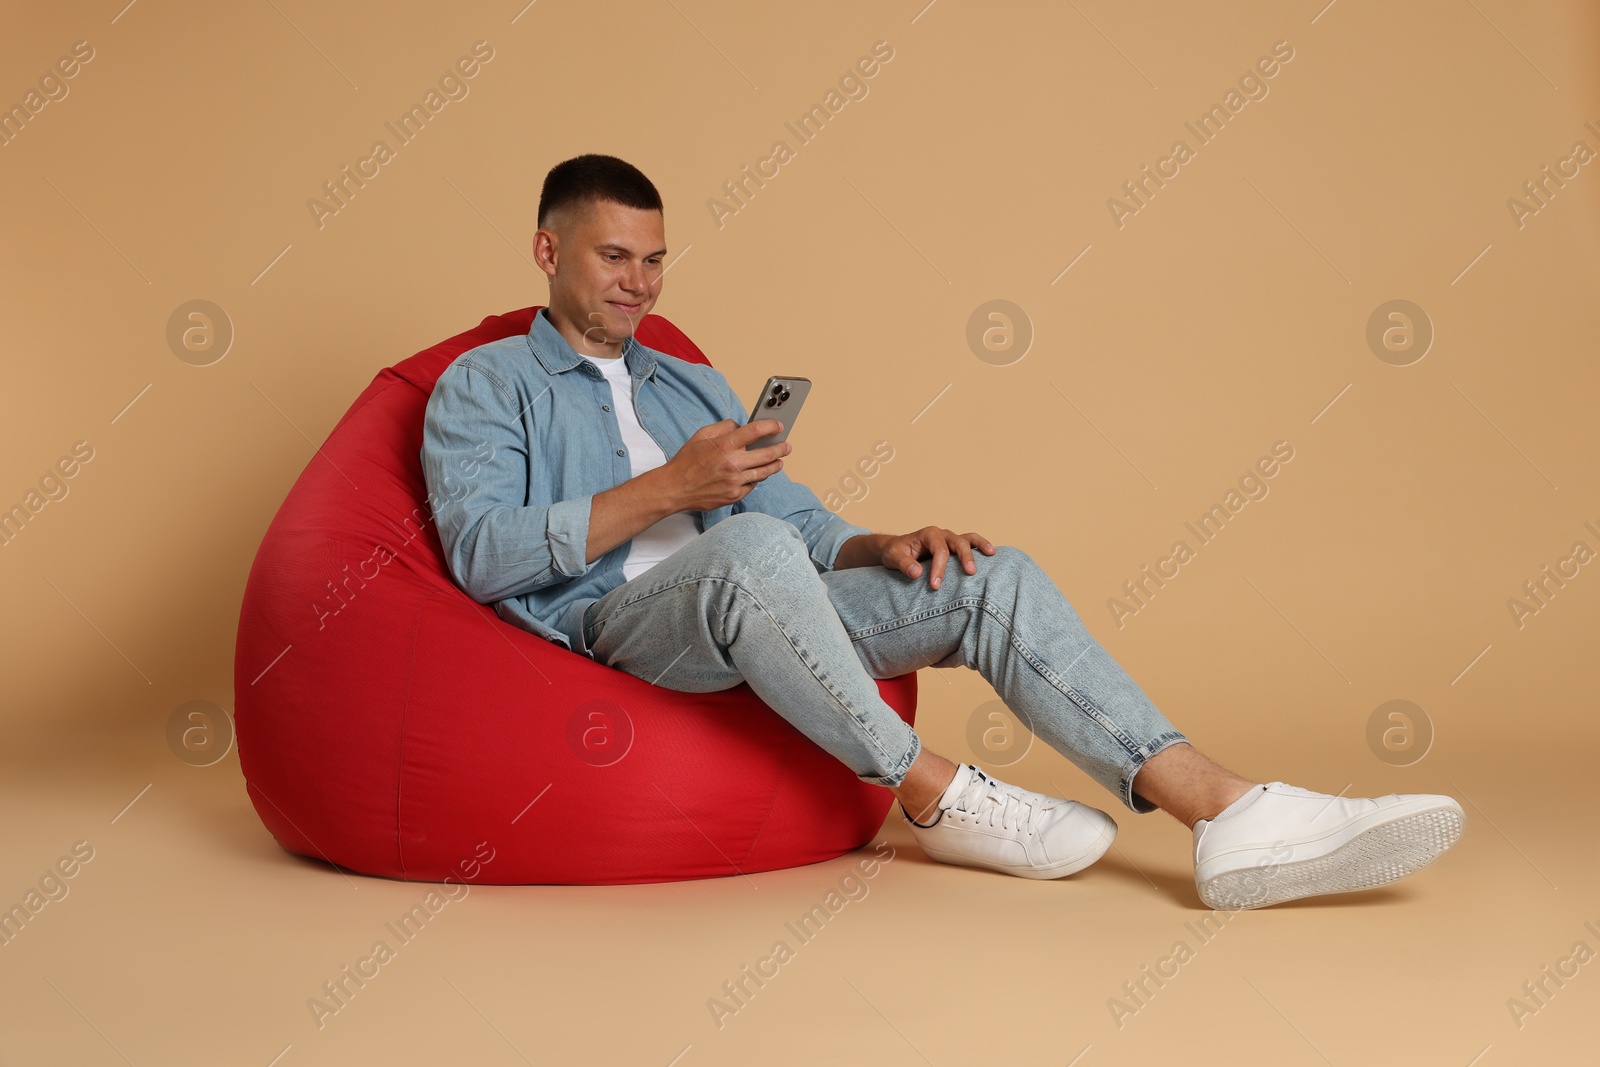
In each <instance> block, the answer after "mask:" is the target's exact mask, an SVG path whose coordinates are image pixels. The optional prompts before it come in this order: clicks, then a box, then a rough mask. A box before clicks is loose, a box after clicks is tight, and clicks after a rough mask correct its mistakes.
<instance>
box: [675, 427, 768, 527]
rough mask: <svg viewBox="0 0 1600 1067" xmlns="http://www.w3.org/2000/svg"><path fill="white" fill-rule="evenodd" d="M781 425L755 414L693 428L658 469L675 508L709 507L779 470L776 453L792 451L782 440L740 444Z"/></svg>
mask: <svg viewBox="0 0 1600 1067" xmlns="http://www.w3.org/2000/svg"><path fill="white" fill-rule="evenodd" d="M782 429H783V423H781V422H779V421H778V420H777V419H756V420H755V421H753V422H748V423H745V424H744V425H743V426H740V425H739V424H738V423H736V422H734V421H733V420H732V419H723V420H722V421H721V422H713V423H711V424H710V425H707V426H702V427H700V428H699V429H698V430H696V431H695V432H694V433H693V434H692V435H691V436H690V437H689V439H688V440H687V441H685V442H684V444H683V447H682V448H680V449H678V454H677V455H675V456H673V457H672V458H671V459H670V460H668V461H667V462H666V463H665V464H663V465H662V466H661V467H660V468H658V471H659V473H660V474H661V475H662V476H663V477H664V478H666V479H667V480H668V490H667V491H668V492H669V493H671V494H672V495H673V496H674V498H675V499H677V500H678V501H679V510H681V511H712V510H715V509H716V508H720V507H724V506H726V505H728V504H732V503H736V502H737V501H740V500H743V499H744V498H745V497H746V496H747V495H748V494H749V492H750V490H752V489H754V488H755V487H756V484H757V483H758V482H760V481H761V480H762V479H764V478H766V477H767V476H769V475H771V474H775V473H777V472H778V471H779V470H781V469H782V467H783V460H782V459H781V458H779V457H782V456H787V455H788V454H789V453H790V452H791V451H793V449H792V447H791V446H790V445H789V443H788V442H787V441H785V442H782V443H780V444H775V445H767V446H766V447H765V448H756V449H748V450H747V449H746V448H745V446H746V445H748V444H749V443H750V442H751V441H754V440H756V439H757V438H760V437H766V436H767V435H768V434H774V433H778V432H779V431H781V430H782Z"/></svg>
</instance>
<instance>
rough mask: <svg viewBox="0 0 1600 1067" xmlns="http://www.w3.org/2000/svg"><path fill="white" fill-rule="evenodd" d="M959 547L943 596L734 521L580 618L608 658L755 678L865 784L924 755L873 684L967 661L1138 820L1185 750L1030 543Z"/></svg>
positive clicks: (719, 680)
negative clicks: (965, 555) (1155, 777)
mask: <svg viewBox="0 0 1600 1067" xmlns="http://www.w3.org/2000/svg"><path fill="white" fill-rule="evenodd" d="M973 562H974V564H975V565H976V568H977V573H976V574H967V573H966V572H965V571H964V570H963V569H962V567H961V561H960V559H959V558H958V557H956V556H955V555H954V554H952V555H951V557H950V559H949V561H948V563H947V565H946V567H945V573H944V578H943V580H942V581H941V582H940V584H939V588H937V589H931V588H930V587H929V586H928V576H929V575H928V564H929V561H927V560H924V561H923V573H922V575H921V577H919V578H910V577H908V576H907V575H905V574H902V573H900V572H899V571H895V570H890V569H889V568H887V567H882V566H869V567H853V568H850V569H848V570H832V571H827V572H822V573H819V572H818V571H817V569H816V566H815V565H814V564H813V563H812V561H811V559H810V558H809V556H808V553H807V548H806V543H805V541H804V540H803V539H802V538H801V536H800V533H799V531H798V530H796V529H795V527H794V526H792V525H790V524H789V523H788V522H785V521H784V520H783V519H779V518H776V517H774V516H771V515H766V514H763V513H760V512H748V513H744V514H739V515H733V516H731V517H729V518H727V519H724V520H723V521H721V522H719V523H717V524H716V525H715V526H712V527H711V528H710V529H708V530H706V531H705V532H704V533H703V534H701V535H700V536H699V537H697V538H695V539H694V540H693V541H691V542H689V543H688V544H686V545H684V546H683V547H682V548H680V549H678V550H677V551H676V552H674V553H672V554H671V555H670V556H668V557H667V558H666V559H664V560H662V561H661V562H660V563H657V564H656V565H655V566H653V567H651V568H650V570H648V571H646V572H645V573H644V574H641V575H639V576H638V577H636V578H633V579H632V580H630V581H627V582H625V583H623V584H622V585H620V586H617V587H616V588H614V589H612V590H611V591H609V592H608V593H606V594H605V595H604V596H602V597H601V598H600V599H599V600H597V601H595V602H594V603H593V604H592V605H590V607H589V608H588V610H587V611H586V612H585V613H584V617H583V623H584V632H583V637H584V641H585V643H586V644H587V645H588V647H589V648H590V649H591V650H592V651H593V653H594V658H595V661H596V662H597V663H602V664H605V665H607V666H611V667H616V668H618V669H620V670H624V671H627V672H628V673H629V674H633V675H637V676H638V677H640V678H643V679H645V680H646V681H649V682H651V683H652V684H654V685H659V686H663V687H665V688H668V689H676V690H680V691H683V692H690V693H708V692H715V691H717V690H722V689H729V688H732V687H733V686H735V685H738V684H739V683H740V682H748V683H749V684H750V688H751V689H752V690H754V692H755V693H756V695H757V696H759V697H760V698H761V699H762V700H763V701H764V702H765V703H766V704H767V705H768V706H769V707H771V708H772V709H773V710H774V711H776V712H777V713H778V714H779V715H782V716H783V717H784V718H785V719H787V720H788V721H789V722H790V723H792V724H793V725H794V726H795V728H797V729H798V730H799V731H800V732H801V733H803V734H805V735H806V737H808V738H810V739H811V740H812V741H813V742H815V743H816V744H817V745H819V746H821V747H822V748H823V749H825V750H826V751H827V752H829V753H830V754H832V755H833V756H834V757H835V758H836V759H838V760H839V761H840V762H842V763H843V764H844V765H845V766H847V767H849V768H850V769H851V770H852V771H853V772H855V774H856V776H857V777H859V778H860V779H861V780H862V781H865V782H871V783H874V784H877V785H889V786H892V785H899V784H900V782H901V780H902V779H903V778H904V777H905V775H906V771H907V770H908V769H910V767H911V764H912V761H914V760H915V759H916V758H917V754H918V753H919V752H920V751H921V749H922V742H921V740H920V738H918V736H917V734H916V731H914V730H913V729H912V728H911V727H909V726H907V725H906V724H905V722H904V721H903V720H902V719H901V718H900V716H899V715H897V714H895V712H894V710H893V709H892V708H890V707H889V705H888V704H886V703H884V701H883V698H882V697H881V696H880V695H879V693H878V687H877V684H876V683H875V682H874V681H873V679H874V678H892V677H895V676H896V675H900V674H906V673H908V672H910V671H914V670H917V669H918V668H921V667H970V668H972V669H973V670H976V671H977V672H978V673H979V674H981V675H982V676H983V677H984V679H985V680H986V681H988V682H989V684H990V685H992V686H994V689H995V692H996V693H997V694H998V695H999V697H1000V699H1001V700H1003V701H1004V702H1005V704H1006V706H1007V707H1008V708H1009V709H1011V711H1012V712H1013V713H1015V714H1016V715H1017V717H1018V718H1019V719H1020V720H1021V721H1022V722H1023V723H1024V724H1025V725H1027V726H1029V727H1030V728H1031V729H1032V730H1033V732H1034V733H1035V734H1036V735H1037V736H1039V737H1041V738H1043V739H1044V741H1045V742H1046V743H1048V744H1049V745H1050V747H1052V748H1054V749H1055V750H1056V751H1057V752H1060V753H1061V754H1062V755H1064V756H1066V757H1067V758H1068V759H1069V760H1071V761H1072V762H1073V763H1074V764H1076V765H1077V766H1078V767H1080V768H1081V769H1082V770H1083V771H1084V772H1085V773H1087V774H1088V775H1089V776H1090V777H1092V778H1093V779H1094V780H1095V781H1097V782H1099V783H1100V784H1101V785H1102V786H1104V787H1105V788H1106V789H1107V790H1108V791H1109V792H1111V793H1112V794H1114V795H1115V796H1116V797H1117V798H1118V799H1120V800H1121V801H1122V802H1123V803H1124V804H1125V805H1127V806H1128V807H1129V808H1130V809H1132V810H1133V811H1135V812H1146V811H1153V810H1155V805H1154V804H1152V803H1150V802H1149V801H1148V800H1146V799H1145V798H1144V797H1142V796H1139V795H1138V794H1136V793H1134V791H1133V779H1134V775H1135V774H1136V773H1137V772H1138V770H1139V768H1140V767H1141V766H1143V764H1144V762H1145V760H1147V759H1149V758H1150V757H1151V756H1153V755H1155V754H1156V753H1157V752H1159V751H1161V750H1162V749H1164V748H1166V747H1167V746H1168V745H1173V744H1177V743H1178V742H1180V741H1186V740H1187V738H1185V737H1184V735H1183V734H1181V733H1179V732H1178V730H1177V728H1176V727H1174V726H1173V725H1172V723H1171V722H1169V721H1167V719H1166V717H1165V716H1164V715H1162V714H1161V712H1160V711H1158V710H1156V707H1155V705H1154V704H1152V703H1151V702H1150V700H1149V698H1148V697H1146V696H1145V694H1144V692H1143V691H1141V690H1140V688H1139V687H1138V686H1137V685H1136V684H1135V683H1134V681H1133V679H1131V678H1129V677H1128V675H1127V673H1126V672H1125V671H1124V670H1123V669H1122V668H1121V667H1120V666H1118V664H1117V663H1116V661H1115V660H1113V659H1112V658H1111V656H1110V655H1109V654H1107V653H1106V651H1105V649H1103V648H1101V647H1100V645H1099V644H1098V643H1097V642H1096V641H1095V640H1094V638H1093V637H1092V636H1090V634H1089V632H1088V631H1087V630H1086V629H1084V626H1083V623H1082V621H1081V620H1080V619H1079V618H1078V614H1077V612H1076V611H1074V610H1073V607H1072V605H1071V604H1070V603H1068V602H1067V599H1066V597H1065V596H1063V595H1062V593H1061V590H1059V589H1058V588H1056V585H1055V583H1054V582H1052V581H1051V580H1050V578H1049V577H1048V576H1047V575H1046V574H1045V573H1044V572H1043V571H1042V570H1040V569H1039V566H1038V564H1036V563H1035V562H1034V561H1033V558H1032V557H1031V556H1029V555H1028V554H1027V553H1026V552H1023V551H1022V550H1021V549H1018V548H1013V547H1011V546H1009V545H996V546H995V554H994V555H992V556H987V555H984V554H983V553H981V552H974V553H973Z"/></svg>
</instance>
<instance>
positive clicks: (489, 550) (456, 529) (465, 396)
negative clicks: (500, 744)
mask: <svg viewBox="0 0 1600 1067" xmlns="http://www.w3.org/2000/svg"><path fill="white" fill-rule="evenodd" d="M623 359H624V361H625V362H626V365H627V368H628V371H629V374H630V375H631V378H632V381H633V389H634V407H635V410H636V411H637V412H638V416H639V423H640V425H641V426H643V427H644V429H645V432H646V433H648V434H649V435H650V436H651V437H653V438H654V439H655V441H656V443H657V444H658V445H660V446H661V451H662V453H663V454H664V455H666V456H667V457H668V458H669V459H670V458H671V457H672V456H674V455H676V454H677V452H678V450H679V449H680V448H682V447H683V444H684V442H685V441H687V440H688V439H689V436H690V435H691V434H693V433H694V432H695V431H696V430H698V429H699V428H700V427H702V426H705V425H708V424H710V423H714V422H720V421H721V420H723V419H732V420H733V421H734V422H736V423H738V424H739V425H741V426H742V425H744V424H745V423H746V422H748V421H749V415H748V413H747V412H746V411H745V409H744V406H743V405H742V404H741V403H740V401H739V398H738V396H737V395H736V394H735V393H734V391H733V389H732V387H730V386H729V385H728V380H727V379H726V378H724V377H723V376H722V373H721V372H720V371H718V370H716V369H715V368H714V367H710V366H707V365H705V364H701V363H691V362H689V361H687V360H682V359H679V358H677V357H676V356H670V355H667V354H666V353H665V352H657V351H655V350H654V349H652V348H648V347H646V346H644V345H642V344H640V343H639V342H638V341H637V340H636V339H634V338H629V339H628V341H627V342H626V343H625V344H624V346H623ZM611 407H612V394H611V385H610V383H609V382H608V381H607V380H606V378H605V376H604V375H603V374H601V372H600V368H599V367H597V366H595V364H594V363H593V362H592V361H590V360H587V359H585V358H583V357H582V356H581V355H579V354H578V352H577V351H576V350H574V349H573V347H572V346H571V345H570V344H568V343H567V340H566V338H564V337H562V336H561V333H560V331H558V330H557V329H556V328H555V326H554V324H552V323H551V322H550V320H549V319H548V318H546V317H545V312H544V309H543V308H541V309H540V310H539V312H538V313H537V314H536V315H534V317H533V327H532V328H531V329H530V330H529V331H528V333H527V334H526V335H525V336H520V337H506V338H502V339H500V340H498V341H491V342H490V343H488V344H486V345H480V346H478V347H477V348H474V349H471V350H469V351H467V352H463V353H462V354H461V355H460V356H458V357H457V358H456V359H455V361H454V362H452V363H451V364H450V366H449V367H447V368H445V370H444V372H443V373H442V374H440V375H439V380H438V382H437V384H436V385H435V386H434V389H433V395H432V397H431V398H430V399H429V400H428V408H427V414H426V417H425V420H424V423H423V431H422V473H423V478H424V480H425V481H426V482H427V486H428V503H429V506H430V507H431V509H432V511H433V517H434V521H435V523H436V524H437V526H438V531H439V540H440V542H441V543H442V544H443V545H444V554H445V560H446V562H447V563H448V565H449V568H450V573H451V575H452V576H453V577H454V578H455V581H456V584H457V585H459V586H461V588H462V589H463V590H465V591H466V593H467V595H469V596H471V597H472V598H473V599H474V600H476V601H478V602H479V603H481V604H492V605H494V609H495V612H496V613H497V614H498V615H499V616H500V617H501V618H502V619H504V620H506V621H507V622H509V623H511V624H513V625H515V626H519V627H521V628H522V629H524V630H529V631H531V632H533V633H536V634H538V635H539V636H541V637H544V638H547V639H549V640H551V641H555V642H557V643H559V644H561V645H563V646H565V647H566V648H569V649H571V650H572V651H575V652H578V653H579V654H581V655H585V656H588V657H589V658H590V659H593V658H594V653H593V652H591V651H590V650H589V649H588V648H586V647H585V645H584V641H583V625H582V623H583V612H584V609H585V608H587V607H588V606H589V605H590V604H592V603H593V602H594V601H596V600H598V599H600V597H602V596H604V595H605V594H606V593H607V592H609V591H611V590H612V589H614V588H616V587H617V586H619V585H621V584H622V583H623V581H624V576H623V573H622V565H623V562H624V561H625V560H626V559H627V556H628V546H629V545H630V544H631V543H632V542H631V541H624V542H622V543H621V544H619V545H617V546H615V547H614V548H612V549H611V550H610V551H609V552H607V553H606V554H605V555H603V556H601V557H600V558H599V559H597V560H595V561H594V562H593V563H588V562H586V561H585V556H586V555H587V545H588V540H589V507H590V503H591V502H592V501H593V499H594V496H595V494H596V493H601V492H604V491H605V490H607V489H610V488H613V487H614V486H617V485H620V484H622V483H623V482H625V481H627V480H628V479H629V478H631V477H632V476H633V469H632V466H631V465H630V462H629V459H628V452H627V449H626V447H625V446H624V443H623V440H622V430H621V428H620V426H619V425H618V423H617V416H616V412H614V411H612V409H611ZM745 511H761V512H765V513H766V514H768V515H773V516H776V517H778V518H780V519H784V520H786V521H787V522H789V523H790V524H791V525H793V526H794V527H795V528H796V529H797V530H799V531H800V535H801V537H802V538H803V539H804V540H805V543H806V546H807V548H808V549H809V551H810V555H811V560H812V563H813V564H814V565H815V566H816V568H817V571H818V572H819V573H821V572H823V571H827V570H831V569H832V568H833V562H834V558H835V557H836V556H837V555H838V553H839V547H840V546H841V545H843V544H844V543H845V542H846V541H847V540H849V539H850V538H852V537H854V536H856V535H857V534H866V533H871V532H872V531H870V530H868V529H867V528H866V527H864V526H856V525H854V524H852V523H849V522H846V521H845V520H843V519H841V518H839V517H838V516H837V515H835V514H833V512H831V511H829V510H828V509H827V508H825V507H823V505H822V501H821V500H819V499H818V498H817V495H816V494H815V493H814V492H812V491H811V490H810V489H809V488H807V487H806V486H805V485H803V484H801V483H799V482H796V481H793V480H791V479H790V478H789V476H788V475H786V474H785V473H784V472H783V471H781V470H780V471H778V472H777V473H776V474H772V475H770V476H768V477H767V478H765V479H763V480H762V481H761V482H760V483H759V484H757V485H756V487H755V488H754V489H752V490H751V491H750V492H749V493H747V494H746V495H745V497H744V498H743V499H742V500H739V501H738V502H736V503H733V504H729V505H725V506H723V507H720V508H716V509H714V510H711V511H696V512H694V514H695V515H696V516H697V524H698V525H699V527H700V530H701V532H702V533H703V532H704V531H706V530H708V529H710V528H711V527H712V526H715V525H716V524H717V523H719V522H721V521H722V520H723V519H726V518H728V517H730V516H732V515H736V514H739V513H740V512H745Z"/></svg>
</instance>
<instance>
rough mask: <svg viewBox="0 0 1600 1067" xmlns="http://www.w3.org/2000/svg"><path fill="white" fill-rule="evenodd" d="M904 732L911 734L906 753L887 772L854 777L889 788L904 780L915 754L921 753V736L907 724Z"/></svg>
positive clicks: (915, 759)
mask: <svg viewBox="0 0 1600 1067" xmlns="http://www.w3.org/2000/svg"><path fill="white" fill-rule="evenodd" d="M906 732H907V733H908V734H910V735H911V744H910V746H909V747H908V748H907V749H906V754H905V755H904V756H902V757H900V759H898V760H896V761H895V765H894V766H893V767H892V768H890V770H889V773H888V774H882V775H875V774H874V775H869V774H858V775H856V777H857V778H860V779H861V780H862V781H863V782H867V783H869V784H871V785H883V786H889V787H891V788H892V787H894V786H897V785H899V784H900V783H901V782H903V781H905V780H906V774H907V773H908V772H910V770H911V765H912V764H913V763H915V762H917V756H918V755H920V754H921V753H922V738H921V737H919V736H917V731H916V730H914V729H912V728H911V727H910V726H909V725H908V726H907V727H906Z"/></svg>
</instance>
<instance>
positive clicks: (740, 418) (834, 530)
mask: <svg viewBox="0 0 1600 1067" xmlns="http://www.w3.org/2000/svg"><path fill="white" fill-rule="evenodd" d="M706 370H708V371H710V372H711V374H713V375H714V376H715V379H716V381H717V382H718V383H720V385H721V387H722V392H723V394H724V397H725V399H724V401H723V403H724V406H725V417H727V418H730V419H732V420H733V421H735V422H737V423H738V424H739V425H740V426H743V425H745V424H746V423H748V422H749V421H750V415H749V413H748V412H747V411H745V410H744V406H743V405H742V404H741V403H740V401H739V396H738V394H737V393H735V392H734V391H733V387H732V386H731V385H729V384H728V379H727V378H726V377H724V376H723V374H722V372H721V371H718V370H716V369H715V368H713V367H709V366H708V367H706ZM734 510H735V511H736V512H737V511H740V510H745V511H760V512H764V513H765V514H768V515H775V516H777V517H778V518H780V519H783V520H785V521H786V522H788V523H789V524H790V525H792V526H794V528H795V529H797V530H799V531H800V536H801V537H802V538H803V539H804V540H805V543H806V548H807V550H808V551H809V552H810V555H811V561H812V563H813V564H815V566H816V568H817V570H818V571H819V572H822V571H831V570H833V563H834V560H835V559H837V558H838V555H839V549H840V548H841V547H842V546H843V545H844V543H845V542H846V541H848V540H850V538H852V537H856V536H858V535H860V534H870V533H872V531H871V530H870V529H868V528H867V527H865V526H857V525H856V524H855V523H852V522H846V521H845V520H844V519H841V518H840V517H839V516H837V515H835V514H834V513H833V512H831V511H829V510H828V509H827V508H826V507H824V506H823V504H822V501H821V500H820V499H818V497H817V494H816V493H814V492H812V491H811V489H810V488H809V487H808V486H806V485H805V484H803V483H801V482H797V481H795V480H794V479H792V478H790V477H789V476H788V475H787V474H785V473H784V472H783V471H781V470H780V471H777V472H776V473H774V474H771V475H768V476H767V477H766V478H763V479H762V480H761V483H760V484H759V485H757V486H756V487H755V488H754V489H752V490H750V492H748V493H746V494H745V496H744V499H743V500H741V501H739V503H738V504H736V505H734Z"/></svg>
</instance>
